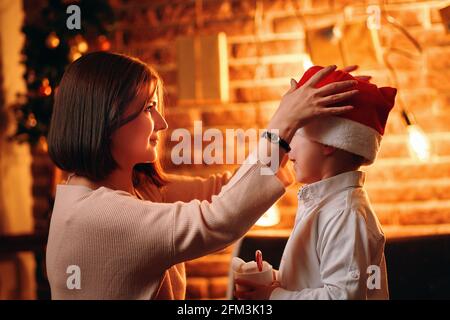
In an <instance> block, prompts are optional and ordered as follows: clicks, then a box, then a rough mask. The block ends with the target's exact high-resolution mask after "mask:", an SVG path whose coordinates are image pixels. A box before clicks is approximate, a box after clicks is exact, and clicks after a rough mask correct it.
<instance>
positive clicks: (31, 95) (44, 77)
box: [12, 0, 115, 145]
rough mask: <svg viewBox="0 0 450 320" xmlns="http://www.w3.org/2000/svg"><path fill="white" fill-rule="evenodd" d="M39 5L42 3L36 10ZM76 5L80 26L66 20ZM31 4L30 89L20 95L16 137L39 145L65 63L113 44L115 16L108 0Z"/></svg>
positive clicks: (28, 22) (27, 61)
mask: <svg viewBox="0 0 450 320" xmlns="http://www.w3.org/2000/svg"><path fill="white" fill-rule="evenodd" d="M39 4H42V6H40V8H39V9H38V12H37V13H36V11H34V10H36V6H38V5H39ZM71 5H76V6H77V9H78V8H79V10H78V11H79V13H80V14H79V18H80V19H79V20H80V22H81V23H80V29H77V28H75V29H69V28H68V25H67V24H66V22H67V20H68V19H70V17H71V14H70V10H69V13H68V10H67V8H68V7H69V6H71ZM28 7H29V8H28V9H30V10H27V1H26V2H25V10H26V12H27V15H28V13H30V14H32V15H34V17H33V19H28V18H27V19H26V21H25V23H24V26H23V28H22V31H23V33H24V34H25V44H24V48H23V51H22V53H23V57H24V60H23V63H24V64H25V68H26V71H25V74H24V79H25V81H26V86H27V94H26V95H24V96H19V98H20V99H19V102H18V104H17V107H16V108H15V115H16V119H17V131H16V133H15V135H14V136H13V137H12V138H13V139H15V140H17V141H19V142H29V143H30V144H32V145H34V144H36V143H37V142H38V141H39V140H40V139H42V138H44V137H46V135H47V133H48V128H49V124H50V118H51V113H52V107H53V98H54V94H55V90H56V88H57V86H58V84H59V81H60V80H61V77H62V75H63V73H64V70H65V68H66V67H67V65H68V64H69V63H71V62H72V61H74V60H76V59H78V58H79V57H80V56H82V55H83V54H85V53H86V52H88V51H96V50H105V51H107V50H109V49H110V42H109V40H108V36H109V35H110V34H111V32H112V31H113V28H114V21H115V17H114V12H113V9H112V7H111V6H110V4H109V3H108V1H107V0H78V1H64V0H48V1H44V2H42V1H41V2H39V1H28ZM72 8H73V7H72ZM31 11H33V12H31Z"/></svg>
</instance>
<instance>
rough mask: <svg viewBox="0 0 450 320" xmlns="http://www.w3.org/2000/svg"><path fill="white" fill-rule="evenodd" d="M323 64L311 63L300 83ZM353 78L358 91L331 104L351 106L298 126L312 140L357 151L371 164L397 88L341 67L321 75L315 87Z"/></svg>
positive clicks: (353, 151)
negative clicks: (347, 109)
mask: <svg viewBox="0 0 450 320" xmlns="http://www.w3.org/2000/svg"><path fill="white" fill-rule="evenodd" d="M322 69H323V67H319V66H314V67H311V68H310V69H308V70H307V71H306V72H305V74H304V75H303V77H302V78H301V79H300V81H299V83H298V86H297V87H301V86H302V85H303V84H304V83H305V82H306V81H308V80H309V79H310V78H311V77H312V76H313V75H314V74H316V73H317V72H319V71H320V70H322ZM345 80H356V81H358V83H357V85H356V87H355V88H354V89H357V90H359V92H358V93H357V94H355V95H354V96H352V97H351V98H349V99H347V100H346V101H344V102H340V103H337V104H334V105H330V107H332V106H333V107H337V106H345V105H352V106H354V108H353V109H352V110H350V111H348V112H346V113H344V114H342V115H338V116H329V117H325V118H320V119H317V120H314V121H312V122H311V123H310V124H308V125H306V126H305V127H303V128H300V129H299V130H298V133H299V134H302V135H304V136H306V137H308V138H309V139H311V140H313V141H317V142H320V143H322V144H325V145H328V146H333V147H336V148H338V149H342V150H346V151H348V152H351V153H354V154H357V155H360V156H362V157H364V158H365V159H366V160H367V161H366V162H365V164H371V163H373V162H374V161H375V158H376V155H377V152H378V150H379V148H380V143H381V138H382V137H383V134H384V129H385V126H386V121H387V118H388V115H389V111H391V109H392V108H393V107H394V103H395V95H396V94H397V89H395V88H391V87H382V88H378V87H377V86H376V85H374V84H372V83H370V82H369V81H364V80H360V79H356V78H354V77H353V76H352V75H351V74H349V73H347V72H344V71H340V70H337V71H333V72H332V73H330V74H329V75H327V76H326V77H325V78H324V79H322V80H321V81H320V82H319V83H318V84H317V85H316V86H315V87H316V88H320V87H323V86H325V85H327V84H329V83H333V82H338V81H345Z"/></svg>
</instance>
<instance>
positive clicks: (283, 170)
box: [276, 154, 295, 188]
mask: <svg viewBox="0 0 450 320" xmlns="http://www.w3.org/2000/svg"><path fill="white" fill-rule="evenodd" d="M276 176H277V178H278V179H279V180H280V181H281V182H282V183H283V185H284V187H285V188H287V187H289V186H290V185H291V184H293V183H294V182H295V175H294V173H293V172H292V169H291V167H289V157H288V156H287V154H286V155H284V157H283V159H282V160H281V164H280V168H279V169H278V171H277V173H276Z"/></svg>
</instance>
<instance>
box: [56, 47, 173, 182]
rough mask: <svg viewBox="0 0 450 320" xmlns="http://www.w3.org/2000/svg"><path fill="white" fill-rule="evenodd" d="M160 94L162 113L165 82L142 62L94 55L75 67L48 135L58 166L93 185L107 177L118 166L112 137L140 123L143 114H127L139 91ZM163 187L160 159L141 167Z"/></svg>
mask: <svg viewBox="0 0 450 320" xmlns="http://www.w3.org/2000/svg"><path fill="white" fill-rule="evenodd" d="M152 84H156V86H154V87H155V88H156V89H155V90H157V94H158V98H159V101H160V106H161V113H162V112H163V103H162V102H163V101H162V98H163V95H162V81H161V78H160V77H159V75H158V74H157V72H156V71H155V70H154V69H153V68H152V67H150V66H149V65H147V64H145V63H143V62H142V61H140V60H138V59H136V58H132V57H129V56H126V55H122V54H115V53H107V52H94V53H89V54H87V55H85V56H83V57H81V58H79V59H78V60H76V61H74V62H73V63H71V64H70V65H69V66H68V68H67V70H66V71H65V73H64V75H63V78H62V80H61V83H60V85H59V87H58V89H57V92H56V95H55V103H54V107H53V114H52V120H51V123H50V130H49V134H48V150H49V155H50V157H51V159H52V160H53V161H54V163H55V164H56V165H57V166H58V167H59V168H61V169H62V170H64V171H67V172H73V173H75V174H77V175H79V176H83V177H86V178H88V179H90V180H92V181H101V180H103V179H105V178H106V177H107V176H108V175H109V174H110V173H111V172H112V171H113V170H115V169H116V168H117V166H118V165H117V162H116V161H115V160H114V158H113V156H112V153H111V136H112V133H113V132H114V131H115V130H117V129H118V128H119V127H121V126H122V125H124V124H126V123H128V122H130V121H132V120H133V119H135V118H136V117H137V116H138V115H139V112H141V110H138V111H136V112H134V113H133V114H131V115H130V116H127V117H126V118H124V114H125V110H126V108H127V106H128V105H129V104H130V102H131V101H132V100H133V99H134V98H135V97H136V95H137V94H138V92H139V90H141V89H144V90H146V91H145V92H148V94H149V98H150V97H151V96H152V95H153V94H154V92H150V87H151V85H152ZM135 171H137V172H142V173H144V174H145V175H147V176H148V177H149V178H150V180H151V181H152V182H153V183H154V184H155V185H157V186H158V187H161V186H163V185H164V184H165V183H166V182H167V180H166V178H165V177H164V173H163V171H162V169H161V165H160V163H159V161H158V160H157V161H156V162H155V163H142V164H137V165H136V166H135V168H134V170H133V177H132V178H133V183H134V184H135V186H136V184H138V183H139V179H138V178H137V176H138V175H137V174H136V172H135Z"/></svg>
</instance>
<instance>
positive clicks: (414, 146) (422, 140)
mask: <svg viewBox="0 0 450 320" xmlns="http://www.w3.org/2000/svg"><path fill="white" fill-rule="evenodd" d="M407 130H408V144H409V152H410V154H411V156H412V157H414V158H415V159H417V160H419V161H427V160H429V159H430V142H429V141H428V138H427V136H426V135H425V133H424V132H423V131H422V129H421V128H420V127H419V126H417V125H414V124H411V125H409V126H408V127H407Z"/></svg>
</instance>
